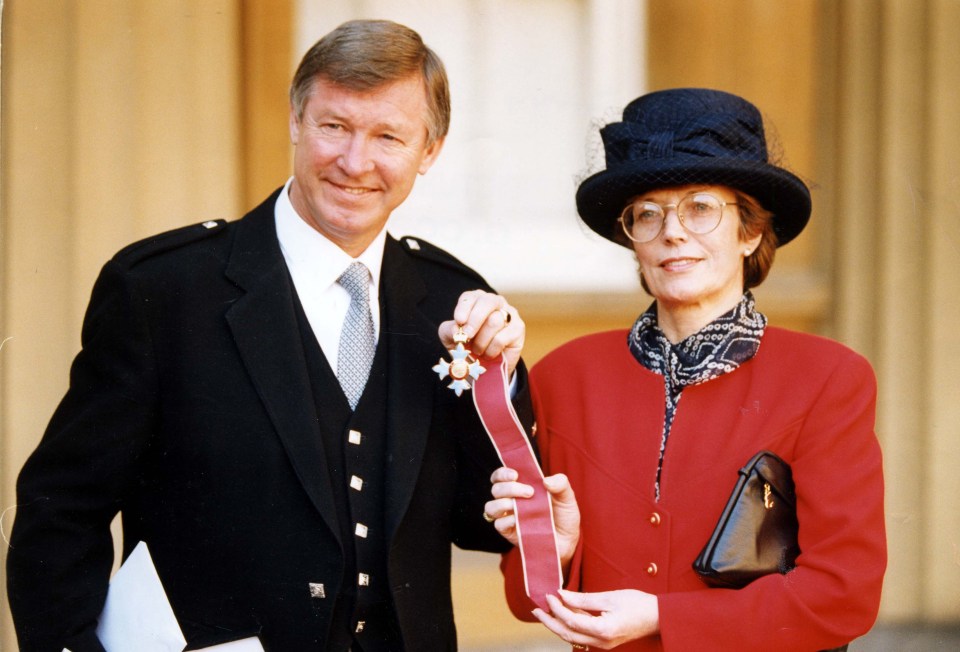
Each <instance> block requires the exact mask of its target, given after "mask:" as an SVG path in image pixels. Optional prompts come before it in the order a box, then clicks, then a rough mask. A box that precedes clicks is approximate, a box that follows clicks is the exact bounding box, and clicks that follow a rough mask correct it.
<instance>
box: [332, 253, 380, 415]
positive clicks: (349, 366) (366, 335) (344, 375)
mask: <svg viewBox="0 0 960 652" xmlns="http://www.w3.org/2000/svg"><path fill="white" fill-rule="evenodd" d="M369 279H370V272H369V270H367V268H366V266H365V265H364V264H363V263H351V264H350V266H349V267H348V268H347V270H346V271H345V272H344V273H343V274H341V275H340V278H338V279H337V283H339V284H340V285H342V286H343V288H344V289H345V290H346V291H347V292H349V293H350V308H349V309H347V317H346V319H344V320H343V330H342V331H341V332H340V349H339V352H338V354H337V379H338V380H339V381H340V386H341V387H342V388H343V393H344V394H346V396H347V401H348V402H349V403H350V409H351V410H353V409H356V407H357V401H359V400H360V395H361V394H363V388H364V387H365V386H366V384H367V377H368V376H369V375H370V365H372V364H373V353H374V350H375V349H376V343H375V342H374V340H373V316H372V315H371V314H370V286H369Z"/></svg>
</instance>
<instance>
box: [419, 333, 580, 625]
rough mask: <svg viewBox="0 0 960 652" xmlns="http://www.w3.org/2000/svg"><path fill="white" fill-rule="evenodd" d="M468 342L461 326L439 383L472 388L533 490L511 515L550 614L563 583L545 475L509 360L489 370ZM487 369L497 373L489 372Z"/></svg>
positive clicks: (534, 591)
mask: <svg viewBox="0 0 960 652" xmlns="http://www.w3.org/2000/svg"><path fill="white" fill-rule="evenodd" d="M467 340H468V338H467V336H466V334H465V333H464V332H463V328H462V327H458V328H457V332H456V333H455V334H454V336H453V341H454V342H456V344H457V346H456V348H454V349H453V350H452V351H450V356H451V358H452V360H451V361H450V362H447V361H446V360H444V359H443V358H441V359H440V362H438V363H437V364H435V365H434V366H433V370H434V371H435V372H437V374H438V375H439V376H440V380H444V379H446V377H447V376H450V378H451V379H452V380H451V382H450V384H449V385H447V387H449V388H450V389H452V390H453V391H454V392H456V393H457V396H460V395H461V394H463V392H464V390H467V389H472V390H473V404H474V407H475V408H476V410H477V415H478V416H479V417H480V421H481V422H482V423H483V428H484V430H486V431H487V435H489V437H490V441H491V442H492V443H493V447H494V448H495V449H496V451H497V455H498V456H499V457H500V462H501V463H502V464H503V465H504V466H507V467H510V468H511V469H514V470H515V471H516V472H517V475H518V478H517V481H518V482H522V483H524V484H528V485H530V486H531V487H533V496H531V497H529V498H522V499H520V500H514V501H513V502H514V509H513V512H514V515H515V517H516V519H517V537H518V539H519V541H520V545H519V546H518V547H519V548H520V557H521V560H522V564H523V583H524V588H525V590H526V593H527V596H528V597H529V598H530V599H531V600H532V601H533V602H534V604H536V605H537V606H538V607H540V608H541V609H544V610H546V611H549V610H550V606H549V605H548V604H547V601H546V596H547V595H550V594H554V595H555V594H556V593H557V591H558V590H559V589H560V588H561V586H562V585H563V572H562V570H561V569H560V556H559V554H558V551H557V538H556V528H555V527H554V523H553V508H552V501H551V498H550V494H548V493H547V491H546V489H545V488H544V486H543V472H542V471H541V470H540V465H539V464H538V463H537V458H536V455H535V454H534V452H533V447H532V446H531V444H530V440H529V439H527V436H526V434H525V433H524V431H523V426H522V425H521V424H520V420H519V419H518V418H517V414H516V412H515V411H514V409H513V404H512V403H511V402H510V382H509V380H508V378H507V376H508V370H507V362H506V360H504V359H503V357H502V356H499V355H498V356H496V357H494V358H484V364H485V365H486V368H485V367H484V366H482V365H481V364H480V362H479V361H478V360H477V359H476V358H474V357H473V355H472V354H471V353H470V352H469V351H467V349H466V347H465V346H464V344H466V343H467ZM488 370H490V371H492V372H493V373H485V372H486V371H488ZM497 371H499V373H497Z"/></svg>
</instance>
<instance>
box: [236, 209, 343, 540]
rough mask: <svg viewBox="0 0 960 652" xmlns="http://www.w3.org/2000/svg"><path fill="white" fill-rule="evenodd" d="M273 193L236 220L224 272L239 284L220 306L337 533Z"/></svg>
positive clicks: (304, 479) (297, 465) (309, 488)
mask: <svg viewBox="0 0 960 652" xmlns="http://www.w3.org/2000/svg"><path fill="white" fill-rule="evenodd" d="M275 197H276V194H274V195H272V196H271V197H270V198H269V199H268V200H267V201H265V202H264V203H263V204H261V205H260V206H259V207H258V208H256V209H254V211H252V212H251V213H250V214H248V215H247V216H246V217H244V218H243V219H242V220H240V222H239V223H238V224H237V233H236V238H235V240H234V244H233V248H232V250H231V254H230V260H229V261H228V262H227V267H226V275H227V277H228V278H230V279H231V280H232V281H233V282H235V283H236V284H237V285H238V286H239V287H240V288H242V289H243V290H245V291H246V294H244V295H243V296H242V297H241V298H240V299H238V300H237V301H236V302H235V303H234V304H233V306H231V307H230V309H229V310H228V311H227V315H226V318H227V322H228V324H229V326H230V328H231V330H232V332H233V337H234V340H235V341H236V344H237V348H238V349H239V351H240V356H241V358H242V359H243V362H244V365H245V366H246V368H247V371H248V373H249V374H250V378H251V379H252V381H253V384H254V386H255V387H256V389H257V392H258V394H259V395H260V398H261V400H262V401H263V404H264V407H265V408H266V410H267V413H268V414H269V416H270V419H271V420H272V421H273V424H274V427H275V428H276V430H277V433H278V434H279V436H280V439H281V440H282V442H283V445H284V447H285V448H286V450H287V454H288V455H289V456H290V461H291V463H292V464H293V467H294V469H295V470H296V473H297V476H298V477H299V479H300V482H301V483H302V484H303V487H304V489H305V490H306V492H307V494H308V495H309V496H310V499H311V500H312V501H313V504H314V506H315V507H316V508H317V510H318V511H319V512H320V514H321V515H322V516H323V519H324V520H325V521H326V523H327V525H328V527H329V528H330V529H331V531H333V533H334V534H335V535H338V534H339V531H340V530H339V527H338V525H337V522H336V510H335V506H334V502H333V490H332V488H331V487H330V483H329V478H328V477H327V474H326V472H325V470H326V468H327V461H326V455H325V453H324V450H323V444H322V441H321V437H320V430H319V426H318V424H317V419H316V416H317V415H316V408H315V406H314V400H313V396H312V394H311V385H310V379H309V376H308V372H307V366H306V361H305V359H304V354H303V346H302V344H301V339H300V334H299V327H298V325H297V318H296V314H295V312H294V303H293V288H292V282H291V280H290V276H289V273H288V272H287V267H286V264H285V263H284V261H283V255H282V254H281V252H280V245H279V242H278V241H277V234H276V228H275V226H274V221H273V220H274V218H273V205H274V200H275Z"/></svg>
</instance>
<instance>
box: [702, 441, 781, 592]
mask: <svg viewBox="0 0 960 652" xmlns="http://www.w3.org/2000/svg"><path fill="white" fill-rule="evenodd" d="M795 500H796V499H795V493H794V485H793V474H792V473H791V471H790V465H789V464H787V463H786V462H784V461H783V460H782V459H780V458H779V457H777V456H776V455H775V454H773V453H771V452H770V451H760V452H759V453H757V454H756V455H754V456H753V457H752V458H751V459H750V461H749V462H747V463H746V465H744V467H743V468H742V469H740V473H739V479H738V480H737V484H736V486H735V487H734V488H733V493H731V494H730V498H729V500H727V504H726V506H725V507H724V508H723V513H722V514H721V515H720V520H719V521H718V522H717V527H716V528H715V529H714V531H713V534H711V535H710V539H709V541H707V544H706V545H705V546H704V547H703V550H702V551H700V554H699V556H697V559H696V561H695V562H693V569H694V570H695V571H696V572H697V573H698V574H699V575H700V577H702V578H703V581H704V582H706V583H707V584H708V585H710V586H714V587H724V588H741V587H743V586H746V585H747V584H749V583H750V582H752V581H753V580H755V579H757V578H758V577H761V576H763V575H769V574H771V573H787V572H788V571H790V570H791V569H792V568H793V567H794V562H795V561H796V559H797V555H798V554H800V546H799V545H798V544H797V529H798V524H797V508H796V502H795Z"/></svg>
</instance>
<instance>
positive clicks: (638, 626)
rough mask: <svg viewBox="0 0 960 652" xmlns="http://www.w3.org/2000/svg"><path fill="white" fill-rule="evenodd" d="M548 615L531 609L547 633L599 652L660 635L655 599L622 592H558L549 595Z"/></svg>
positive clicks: (628, 590)
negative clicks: (557, 593)
mask: <svg viewBox="0 0 960 652" xmlns="http://www.w3.org/2000/svg"><path fill="white" fill-rule="evenodd" d="M547 603H548V604H549V605H550V613H546V612H544V611H543V610H542V609H534V610H533V615H534V616H536V617H537V619H538V620H539V621H540V622H542V623H543V624H544V625H545V626H546V628H547V629H549V630H550V631H551V632H553V633H554V634H556V635H557V636H559V637H560V638H562V639H563V640H564V641H566V642H568V643H570V644H571V645H574V646H583V647H595V648H600V649H602V650H609V649H610V648H614V647H617V646H618V645H623V644H624V643H626V642H628V641H633V640H636V639H638V638H643V637H645V636H651V635H653V634H656V633H657V632H658V631H660V609H659V606H658V604H657V596H655V595H653V594H650V593H644V592H643V591H636V590H633V589H621V590H619V591H605V592H602V593H576V592H574V591H563V590H561V591H560V596H559V597H557V596H554V595H548V596H547Z"/></svg>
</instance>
